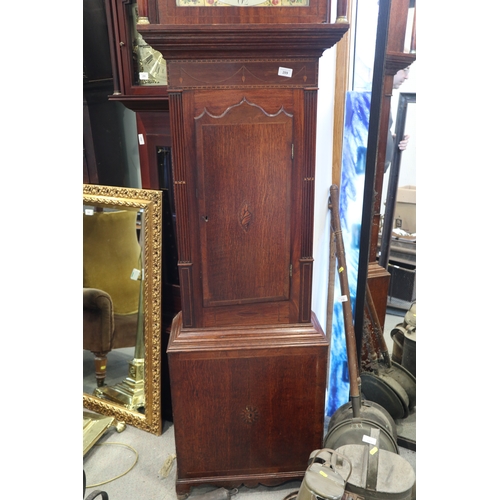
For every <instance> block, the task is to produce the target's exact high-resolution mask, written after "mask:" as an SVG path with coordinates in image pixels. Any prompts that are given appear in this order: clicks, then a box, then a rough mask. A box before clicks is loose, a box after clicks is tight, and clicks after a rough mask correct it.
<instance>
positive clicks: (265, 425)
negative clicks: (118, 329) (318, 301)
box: [167, 313, 329, 496]
mask: <svg viewBox="0 0 500 500" xmlns="http://www.w3.org/2000/svg"><path fill="white" fill-rule="evenodd" d="M312 316H313V317H312V321H311V323H304V324H291V325H267V326H253V327H252V326H247V327H245V326H243V327H233V328H231V327H223V328H208V329H183V328H182V313H179V315H178V316H176V318H175V319H174V322H173V324H172V332H171V336H170V342H169V345H168V349H167V353H168V359H169V369H170V378H171V387H172V405H173V416H174V432H175V442H176V454H177V483H176V487H177V494H178V496H182V495H186V494H188V493H189V491H190V489H191V488H192V487H194V486H200V485H207V484H209V485H212V486H217V487H226V488H235V487H238V486H240V485H242V484H243V485H245V486H248V487H252V486H257V485H258V484H264V485H267V486H273V485H278V484H282V483H285V482H288V481H292V480H302V478H303V475H304V472H305V470H306V468H307V461H308V458H309V454H310V453H311V452H312V451H313V450H315V449H318V448H321V446H322V441H323V429H324V427H323V426H324V404H325V390H326V379H327V357H328V347H329V345H328V340H327V338H326V336H325V334H324V333H323V331H322V329H321V327H320V325H319V323H318V322H317V319H316V317H315V315H314V314H313V315H312Z"/></svg>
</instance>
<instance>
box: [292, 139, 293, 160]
mask: <svg viewBox="0 0 500 500" xmlns="http://www.w3.org/2000/svg"><path fill="white" fill-rule="evenodd" d="M292 160H293V143H292Z"/></svg>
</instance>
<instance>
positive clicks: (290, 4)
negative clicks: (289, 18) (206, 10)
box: [176, 0, 309, 7]
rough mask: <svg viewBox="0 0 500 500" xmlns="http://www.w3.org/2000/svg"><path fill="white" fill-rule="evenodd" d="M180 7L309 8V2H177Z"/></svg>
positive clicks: (194, 0) (264, 0) (295, 0)
mask: <svg viewBox="0 0 500 500" xmlns="http://www.w3.org/2000/svg"><path fill="white" fill-rule="evenodd" d="M176 4H177V6H178V7H227V6H230V7H308V6H309V0H176Z"/></svg>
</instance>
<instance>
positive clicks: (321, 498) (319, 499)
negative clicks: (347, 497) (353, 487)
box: [297, 448, 352, 500]
mask: <svg viewBox="0 0 500 500" xmlns="http://www.w3.org/2000/svg"><path fill="white" fill-rule="evenodd" d="M351 472H352V465H351V462H350V461H349V460H348V459H347V458H346V457H343V456H341V455H340V454H339V453H337V452H336V451H335V450H332V449H327V448H324V449H322V450H315V451H313V452H312V453H311V455H310V456H309V466H308V468H307V470H306V472H305V474H304V479H303V480H302V484H301V485H300V489H299V492H298V494H297V500H341V499H342V498H343V496H344V492H345V482H346V480H347V479H349V477H350V475H351Z"/></svg>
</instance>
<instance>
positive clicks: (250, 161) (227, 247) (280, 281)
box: [196, 100, 293, 326]
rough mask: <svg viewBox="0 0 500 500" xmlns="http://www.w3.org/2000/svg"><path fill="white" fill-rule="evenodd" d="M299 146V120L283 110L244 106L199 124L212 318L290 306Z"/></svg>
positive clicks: (205, 283) (204, 258)
mask: <svg viewBox="0 0 500 500" xmlns="http://www.w3.org/2000/svg"><path fill="white" fill-rule="evenodd" d="M292 144H293V117H292V116H291V115H289V114H287V113H286V112H284V111H283V110H281V111H280V112H278V113H276V114H273V115H270V114H267V113H266V112H265V111H264V110H263V109H262V108H260V107H259V106H256V105H253V104H250V103H249V102H247V101H246V100H242V101H241V102H240V103H239V104H237V105H234V106H232V107H230V108H228V109H227V110H226V111H225V112H224V113H223V114H222V115H219V116H215V115H212V114H210V113H209V112H208V111H207V110H205V111H204V112H203V113H202V114H201V115H200V116H198V117H197V118H196V151H197V165H198V190H197V196H198V215H199V217H198V221H199V228H200V231H199V234H200V245H201V267H202V306H203V308H204V310H206V311H207V312H208V310H207V308H209V309H210V308H218V309H219V310H220V313H221V314H222V316H224V315H227V314H228V313H230V310H231V309H236V310H237V311H238V313H239V314H240V315H241V314H242V315H245V314H246V313H250V311H252V310H255V308H256V306H258V305H259V304H260V305H262V306H263V305H264V304H263V303H267V304H268V305H269V306H270V308H268V309H269V310H270V311H273V312H272V313H271V314H272V315H273V316H275V315H276V314H277V313H276V311H277V309H276V307H273V305H272V304H271V303H280V302H281V303H283V302H286V301H289V299H290V288H291V265H292V257H291V252H292V248H291V228H290V214H291V202H292V196H291V186H292V171H293V169H292V166H293V165H292V162H293V160H292V154H293V153H292ZM275 305H277V304H275ZM245 306H246V307H245ZM265 310H266V309H263V310H262V311H263V312H264V316H265ZM215 311H217V309H215ZM215 314H216V313H214V311H212V312H211V313H209V314H208V315H207V318H208V317H209V316H210V317H215ZM219 316H220V315H219ZM270 319H271V318H270ZM262 320H263V318H261V321H262ZM272 320H273V321H275V317H273V318H272ZM262 322H265V320H264V321H262ZM204 323H205V325H206V326H208V325H207V324H206V323H207V322H206V321H204ZM218 323H220V321H219V322H217V321H214V325H212V326H215V324H218Z"/></svg>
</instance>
